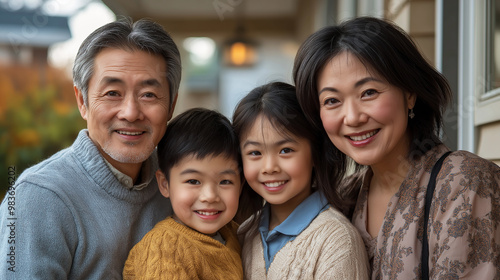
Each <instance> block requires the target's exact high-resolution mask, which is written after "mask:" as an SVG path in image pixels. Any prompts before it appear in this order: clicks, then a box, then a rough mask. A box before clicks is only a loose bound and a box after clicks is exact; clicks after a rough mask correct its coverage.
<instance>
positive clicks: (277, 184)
mask: <svg viewBox="0 0 500 280" xmlns="http://www.w3.org/2000/svg"><path fill="white" fill-rule="evenodd" d="M284 183H285V181H279V182H272V183H264V185H266V187H268V188H276V187H279V186H281V185H283V184H284Z"/></svg>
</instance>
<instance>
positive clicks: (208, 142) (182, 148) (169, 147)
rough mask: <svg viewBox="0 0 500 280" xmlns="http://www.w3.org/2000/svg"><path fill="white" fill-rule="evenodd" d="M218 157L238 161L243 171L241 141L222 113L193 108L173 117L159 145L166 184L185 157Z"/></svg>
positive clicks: (159, 157)
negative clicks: (175, 167)
mask: <svg viewBox="0 0 500 280" xmlns="http://www.w3.org/2000/svg"><path fill="white" fill-rule="evenodd" d="M219 155H222V156H225V157H227V158H228V159H234V160H236V161H237V162H238V166H239V169H240V171H241V155H240V151H239V141H238V139H237V138H236V135H235V134H234V131H233V128H232V126H231V122H230V121H229V120H228V119H227V118H226V117H225V116H224V115H222V114H221V113H219V112H216V111H213V110H209V109H204V108H194V109H190V110H187V111H185V112H184V113H182V114H180V115H178V116H176V117H175V118H173V119H172V120H171V121H170V122H169V123H168V126H167V131H166V132H165V135H164V136H163V138H162V139H161V140H160V143H159V144H158V163H159V167H160V170H161V171H162V172H163V174H165V177H166V179H167V181H168V180H170V170H171V169H172V167H173V166H175V165H176V164H177V163H179V162H180V161H181V160H182V159H184V158H185V157H186V156H194V157H196V158H197V159H204V158H206V157H207V156H219ZM241 177H242V178H243V175H241Z"/></svg>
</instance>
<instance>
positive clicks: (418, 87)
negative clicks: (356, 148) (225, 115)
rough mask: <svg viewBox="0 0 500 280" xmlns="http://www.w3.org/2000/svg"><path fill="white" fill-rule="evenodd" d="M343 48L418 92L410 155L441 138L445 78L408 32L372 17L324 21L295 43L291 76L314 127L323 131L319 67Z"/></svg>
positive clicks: (446, 96) (410, 124) (399, 84)
mask: <svg viewBox="0 0 500 280" xmlns="http://www.w3.org/2000/svg"><path fill="white" fill-rule="evenodd" d="M343 52H348V53H350V54H352V55H354V56H355V57H357V58H358V59H359V60H360V61H361V62H362V63H363V64H364V65H365V66H366V67H367V68H368V69H369V70H372V71H375V72H376V73H377V74H379V75H380V76H381V77H383V78H385V79H386V80H387V81H388V82H389V83H390V84H392V85H394V86H396V87H398V88H400V89H402V90H403V91H404V92H408V93H412V94H415V95H416V103H415V106H414V108H413V111H414V113H415V118H413V119H409V122H408V132H409V136H410V142H411V144H410V147H409V154H408V157H409V158H411V159H417V158H419V157H420V156H421V155H423V154H425V153H426V152H427V151H428V150H430V149H432V148H433V147H434V146H436V145H438V144H440V143H441V140H440V139H439V136H438V135H439V131H440V129H441V127H442V123H443V113H444V111H445V109H446V106H447V105H448V102H449V101H450V100H451V96H452V92H451V89H450V87H449V85H448V82H447V81H446V79H445V78H444V76H443V75H441V74H440V73H439V72H438V71H436V69H434V68H433V67H432V66H431V65H430V64H429V63H428V62H427V61H426V60H425V59H424V57H423V56H422V55H421V54H420V52H419V51H418V49H417V47H416V45H415V43H414V42H413V41H412V39H411V38H410V37H409V35H408V34H407V33H406V32H404V31H403V30H402V29H401V28H399V27H398V26H396V25H395V24H393V23H390V22H388V21H385V20H382V19H377V18H372V17H360V18H354V19H351V20H348V21H346V22H344V23H342V24H340V25H338V26H328V27H325V28H323V29H321V30H319V31H317V32H315V33H314V34H312V35H311V36H309V38H307V39H306V40H305V41H304V43H303V44H302V45H301V47H300V48H299V50H298V52H297V55H296V57H295V62H294V67H293V79H294V82H295V85H296V87H297V97H298V100H299V103H300V105H301V107H302V109H303V111H304V113H305V115H306V116H307V118H308V120H309V121H310V122H311V123H312V124H313V125H314V126H315V127H317V128H318V129H321V130H323V131H324V128H323V125H322V122H321V119H320V114H319V110H320V104H319V97H318V85H317V81H318V77H319V75H320V73H321V71H322V69H323V67H324V66H325V65H326V64H327V63H328V62H329V61H330V60H331V59H332V58H334V57H335V56H337V55H339V54H341V53H343ZM358 169H359V166H358Z"/></svg>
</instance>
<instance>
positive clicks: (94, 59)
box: [0, 19, 181, 279]
mask: <svg viewBox="0 0 500 280" xmlns="http://www.w3.org/2000/svg"><path fill="white" fill-rule="evenodd" d="M180 79H181V61H180V55H179V51H178V49H177V46H176V45H175V43H174V42H173V40H172V38H171V37H170V36H169V35H168V34H167V33H166V32H165V30H164V29H163V28H162V27H161V26H160V25H158V24H156V23H154V22H152V21H149V20H139V21H137V22H135V23H133V22H131V21H130V20H128V19H123V20H118V21H115V22H112V23H109V24H107V25H104V26H102V27H100V28H98V29H97V30H96V31H94V32H93V33H92V34H90V35H89V37H87V39H86V40H85V41H84V42H83V43H82V45H81V46H80V49H79V51H78V54H77V57H76V60H75V65H74V68H73V80H74V90H75V96H76V100H77V103H78V108H79V110H80V113H81V115H82V117H83V118H84V119H85V120H86V121H87V129H84V130H82V131H81V132H80V133H79V135H78V137H77V139H76V140H75V142H74V143H73V145H72V146H71V147H69V148H67V149H64V150H62V151H59V152H58V153H56V154H55V155H53V156H52V157H50V158H48V159H46V160H44V161H42V162H41V163H39V164H37V165H35V166H33V167H31V168H29V169H27V170H25V171H24V172H23V173H22V174H21V175H20V176H19V178H18V180H17V182H16V184H15V185H14V186H13V187H11V188H10V192H11V194H12V195H8V196H6V197H5V198H4V200H3V202H2V204H1V205H0V279H12V278H16V279H38V278H43V279H120V278H121V272H122V270H123V265H124V262H125V260H126V258H127V255H128V252H129V250H130V249H131V248H132V247H133V246H134V245H135V244H136V243H137V242H138V241H140V240H141V238H142V237H143V236H144V234H145V233H146V232H148V231H149V230H150V229H151V228H153V226H154V225H155V223H156V222H158V221H160V220H162V219H163V218H165V217H166V216H167V215H169V214H170V213H171V206H170V203H169V201H168V200H167V199H165V198H163V196H162V195H161V194H160V193H159V191H158V187H157V184H156V180H155V179H154V174H155V171H156V169H157V160H156V158H157V157H156V150H155V147H156V145H157V144H158V142H159V141H160V139H161V138H162V136H163V134H164V133H165V130H166V127H167V122H168V121H169V120H170V118H171V117H172V113H173V110H174V107H175V101H176V98H177V92H178V87H179V83H180ZM12 197H14V200H12V199H11V198H12ZM12 201H14V203H12ZM9 202H10V203H9ZM13 205H15V207H12V206H13Z"/></svg>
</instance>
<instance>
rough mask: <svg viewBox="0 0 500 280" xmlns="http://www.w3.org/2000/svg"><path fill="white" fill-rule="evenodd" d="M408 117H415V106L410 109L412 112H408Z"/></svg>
mask: <svg viewBox="0 0 500 280" xmlns="http://www.w3.org/2000/svg"><path fill="white" fill-rule="evenodd" d="M408 117H410V119H413V118H414V117H415V113H413V108H411V109H410V113H409V114H408Z"/></svg>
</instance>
